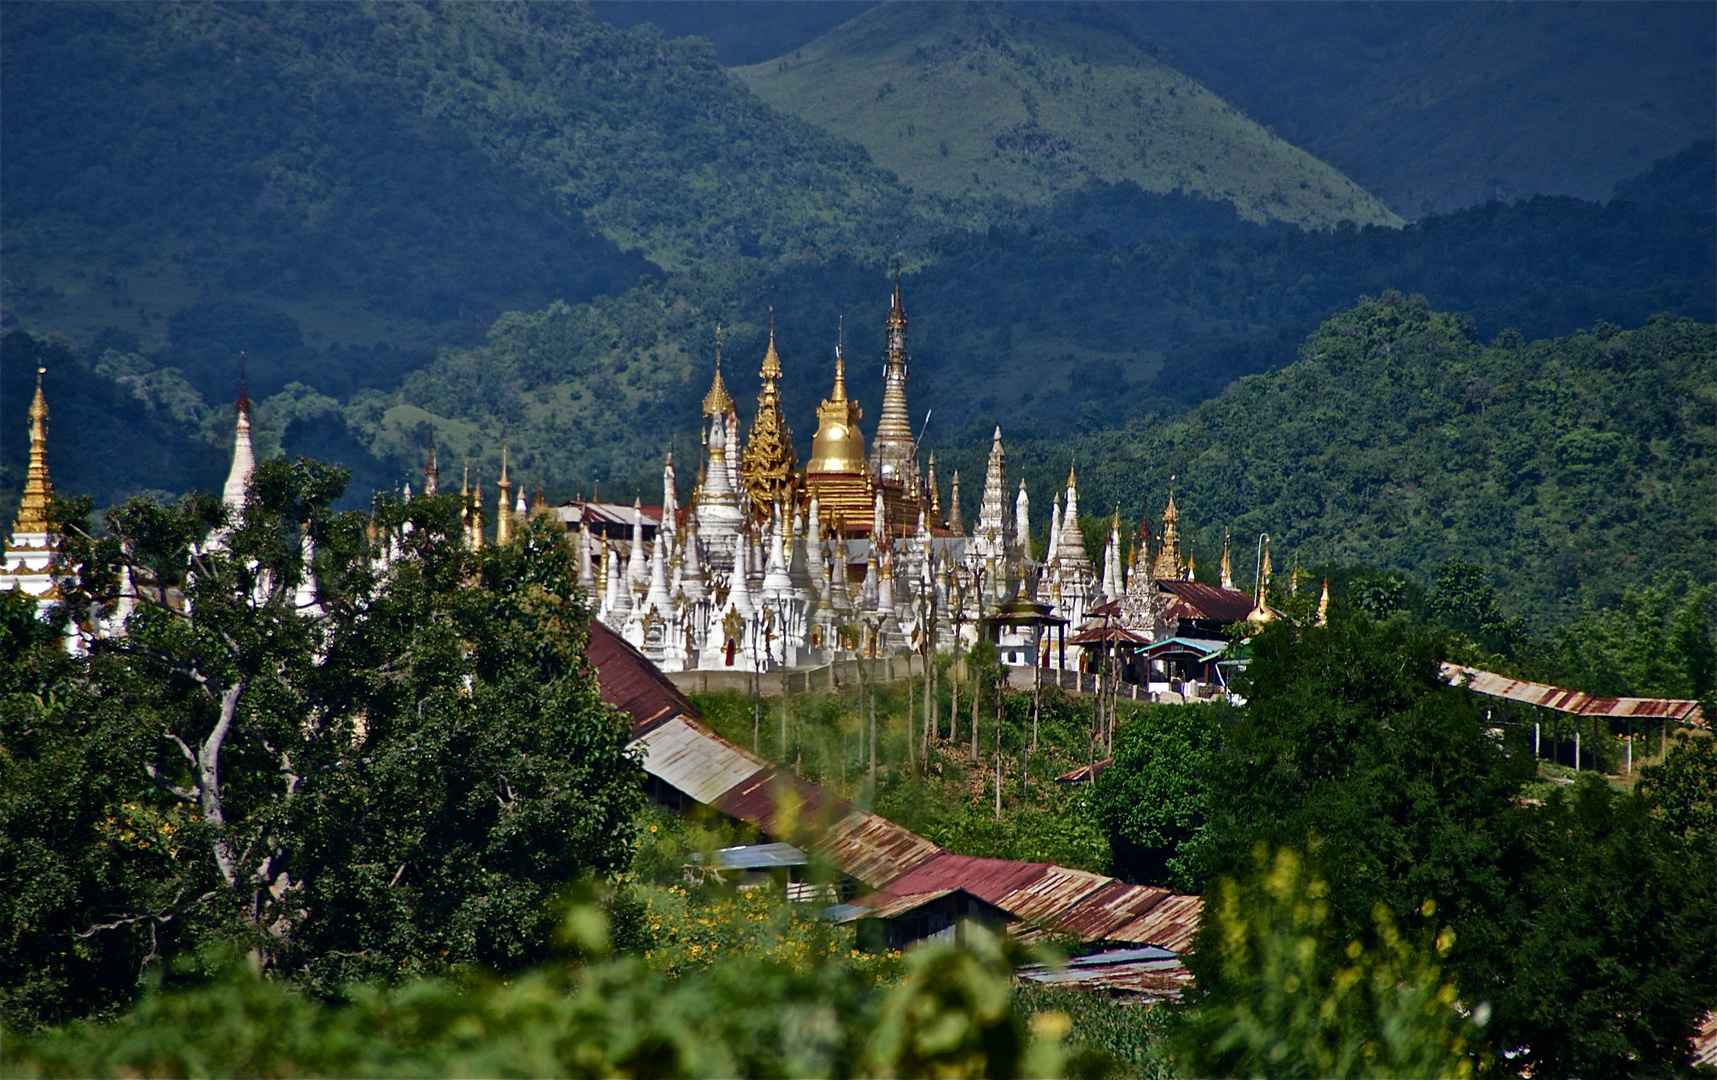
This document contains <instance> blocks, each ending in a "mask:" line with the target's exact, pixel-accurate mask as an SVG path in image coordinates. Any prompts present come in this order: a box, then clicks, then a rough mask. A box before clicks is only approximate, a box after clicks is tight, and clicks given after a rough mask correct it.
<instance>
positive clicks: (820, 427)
mask: <svg viewBox="0 0 1717 1080" xmlns="http://www.w3.org/2000/svg"><path fill="white" fill-rule="evenodd" d="M862 416H864V410H860V409H858V402H855V400H852V398H848V397H846V362H845V359H843V357H841V345H840V342H836V345H834V388H833V390H831V391H829V397H828V398H824V402H822V403H821V405H817V434H816V436H814V438H812V440H810V460H809V462H807V464H805V474H807V476H809V474H812V472H860V474H862V472H864V470H865V464H864V433H862V431H860V429H858V419H860V417H862ZM869 505H871V498H869V496H865V507H867V508H869Z"/></svg>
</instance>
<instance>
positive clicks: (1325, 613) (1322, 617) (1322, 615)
mask: <svg viewBox="0 0 1717 1080" xmlns="http://www.w3.org/2000/svg"><path fill="white" fill-rule="evenodd" d="M1318 625H1319V626H1328V625H1329V578H1327V577H1326V578H1324V594H1323V595H1322V596H1321V597H1319V598H1318Z"/></svg>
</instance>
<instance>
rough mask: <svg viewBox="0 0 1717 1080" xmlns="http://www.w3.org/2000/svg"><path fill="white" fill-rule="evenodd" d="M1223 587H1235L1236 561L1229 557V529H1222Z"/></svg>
mask: <svg viewBox="0 0 1717 1080" xmlns="http://www.w3.org/2000/svg"><path fill="white" fill-rule="evenodd" d="M1222 587H1223V588H1224V589H1232V588H1234V562H1233V560H1232V559H1230V558H1229V557H1228V530H1227V529H1223V530H1222Z"/></svg>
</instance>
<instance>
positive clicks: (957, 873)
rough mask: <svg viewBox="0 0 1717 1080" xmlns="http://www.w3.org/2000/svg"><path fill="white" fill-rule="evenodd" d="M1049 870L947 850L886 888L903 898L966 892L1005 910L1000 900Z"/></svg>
mask: <svg viewBox="0 0 1717 1080" xmlns="http://www.w3.org/2000/svg"><path fill="white" fill-rule="evenodd" d="M1049 867H1050V864H1049V863H1039V862H1014V861H1013V860H1012V859H986V858H983V857H982V856H978V855H955V854H952V853H950V852H946V851H944V852H943V853H942V854H940V855H938V856H936V857H935V858H933V859H930V860H928V861H926V862H923V863H920V864H918V865H917V866H915V867H913V868H912V869H911V870H908V871H907V872H906V873H904V874H902V875H900V876H899V877H897V878H895V879H894V880H893V881H890V882H889V883H888V884H887V885H886V886H885V887H884V888H885V891H887V892H891V893H899V894H902V895H904V894H906V893H915V892H934V891H935V890H937V889H954V888H958V889H965V890H966V891H967V892H969V893H971V894H972V895H973V896H976V897H978V898H979V899H981V900H987V901H989V902H990V903H992V904H995V905H996V906H997V907H1002V909H1003V910H1004V911H1006V910H1007V909H1006V908H1005V907H1003V905H1002V904H1001V899H1002V898H1003V897H1004V896H1007V895H1008V894H1009V893H1011V892H1014V891H1015V890H1017V889H1019V888H1021V887H1023V886H1026V885H1029V884H1031V883H1032V882H1034V881H1036V880H1037V879H1039V878H1041V877H1043V875H1044V872H1045V871H1047V870H1048V869H1049ZM1009 914H1017V912H1009Z"/></svg>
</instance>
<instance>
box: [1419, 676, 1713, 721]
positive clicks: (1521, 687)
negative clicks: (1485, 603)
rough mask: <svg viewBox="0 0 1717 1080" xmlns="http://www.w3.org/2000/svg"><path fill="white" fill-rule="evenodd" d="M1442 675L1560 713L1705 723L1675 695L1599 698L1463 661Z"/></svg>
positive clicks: (1472, 687)
mask: <svg viewBox="0 0 1717 1080" xmlns="http://www.w3.org/2000/svg"><path fill="white" fill-rule="evenodd" d="M1442 675H1443V679H1444V681H1446V682H1451V683H1455V684H1456V685H1464V686H1466V688H1467V689H1469V690H1472V691H1474V692H1476V693H1480V694H1486V695H1488V696H1490V697H1499V698H1507V699H1508V700H1510V701H1524V702H1526V703H1527V704H1529V705H1537V706H1539V707H1540V708H1545V709H1555V710H1556V711H1557V712H1565V713H1574V714H1576V715H1579V716H1610V717H1616V718H1617V719H1635V720H1643V719H1650V720H1677V721H1680V722H1682V723H1686V724H1697V725H1700V726H1704V724H1705V715H1704V713H1703V712H1701V711H1700V708H1699V703H1698V702H1697V701H1681V700H1677V699H1674V698H1624V697H1597V696H1594V695H1592V694H1587V693H1582V692H1581V691H1579V690H1564V689H1563V688H1561V687H1559V686H1549V685H1547V684H1545V683H1535V682H1527V681H1526V680H1524V679H1511V678H1509V677H1508V676H1507V675H1498V674H1496V673H1495V672H1491V671H1480V670H1479V669H1478V668H1470V667H1464V666H1462V665H1460V664H1448V663H1445V664H1444V665H1443V666H1442Z"/></svg>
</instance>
